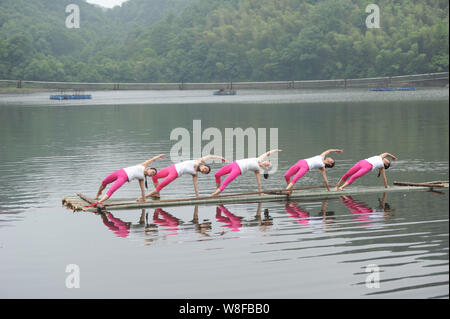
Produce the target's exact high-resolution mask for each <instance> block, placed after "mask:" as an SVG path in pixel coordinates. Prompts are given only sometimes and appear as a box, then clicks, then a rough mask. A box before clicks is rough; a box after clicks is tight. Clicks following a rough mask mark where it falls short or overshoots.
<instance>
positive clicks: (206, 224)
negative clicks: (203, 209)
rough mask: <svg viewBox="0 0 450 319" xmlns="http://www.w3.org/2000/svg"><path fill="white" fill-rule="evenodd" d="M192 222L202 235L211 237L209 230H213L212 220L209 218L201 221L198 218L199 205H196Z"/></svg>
mask: <svg viewBox="0 0 450 319" xmlns="http://www.w3.org/2000/svg"><path fill="white" fill-rule="evenodd" d="M191 222H192V224H193V225H194V228H195V232H197V233H198V234H200V236H204V237H209V235H208V233H207V231H209V230H211V229H212V227H211V222H210V221H208V220H203V221H202V222H201V223H200V222H199V220H198V205H195V206H194V215H193V217H192V221H191Z"/></svg>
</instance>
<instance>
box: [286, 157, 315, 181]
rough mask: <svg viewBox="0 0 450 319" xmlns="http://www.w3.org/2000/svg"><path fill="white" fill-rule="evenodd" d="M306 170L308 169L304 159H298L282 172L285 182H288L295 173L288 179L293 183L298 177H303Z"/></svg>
mask: <svg viewBox="0 0 450 319" xmlns="http://www.w3.org/2000/svg"><path fill="white" fill-rule="evenodd" d="M307 171H309V166H308V162H307V161H305V160H299V161H298V162H297V163H295V164H294V165H293V166H292V167H291V168H290V169H288V171H287V172H286V173H285V174H284V179H285V180H286V183H289V180H290V179H291V177H292V176H293V175H295V176H294V178H293V179H292V180H291V181H290V182H291V183H292V184H295V183H297V181H298V180H299V179H300V178H302V177H303V175H305V174H306V172H307Z"/></svg>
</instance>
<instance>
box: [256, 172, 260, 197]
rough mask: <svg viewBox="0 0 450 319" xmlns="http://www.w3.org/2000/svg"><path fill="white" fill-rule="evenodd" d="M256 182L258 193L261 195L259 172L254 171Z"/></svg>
mask: <svg viewBox="0 0 450 319" xmlns="http://www.w3.org/2000/svg"><path fill="white" fill-rule="evenodd" d="M255 175H256V182H257V183H258V192H260V193H261V173H260V172H259V171H255Z"/></svg>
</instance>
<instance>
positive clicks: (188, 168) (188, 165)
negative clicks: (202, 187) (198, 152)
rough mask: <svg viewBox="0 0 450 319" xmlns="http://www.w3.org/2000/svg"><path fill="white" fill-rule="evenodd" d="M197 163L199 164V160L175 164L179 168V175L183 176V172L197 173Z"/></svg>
mask: <svg viewBox="0 0 450 319" xmlns="http://www.w3.org/2000/svg"><path fill="white" fill-rule="evenodd" d="M196 164H198V162H197V161H195V160H192V161H184V162H181V163H177V164H175V169H176V170H177V173H178V177H180V176H182V175H183V174H191V175H197V171H196V170H195V168H194V166H195V165H196Z"/></svg>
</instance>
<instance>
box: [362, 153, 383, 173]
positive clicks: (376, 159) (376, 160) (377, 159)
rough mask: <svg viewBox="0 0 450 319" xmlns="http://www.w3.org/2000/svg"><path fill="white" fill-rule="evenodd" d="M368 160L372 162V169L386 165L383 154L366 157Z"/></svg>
mask: <svg viewBox="0 0 450 319" xmlns="http://www.w3.org/2000/svg"><path fill="white" fill-rule="evenodd" d="M366 161H368V162H369V163H370V164H372V171H374V170H376V169H378V168H382V167H384V163H383V159H382V158H381V156H372V157H369V158H366Z"/></svg>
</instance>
